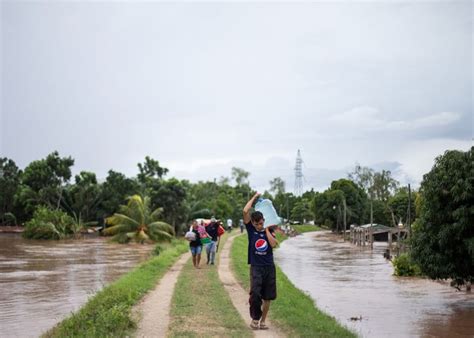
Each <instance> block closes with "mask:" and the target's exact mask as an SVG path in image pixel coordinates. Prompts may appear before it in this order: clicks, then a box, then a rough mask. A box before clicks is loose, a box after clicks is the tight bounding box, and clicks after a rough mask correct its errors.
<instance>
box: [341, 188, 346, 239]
mask: <svg viewBox="0 0 474 338" xmlns="http://www.w3.org/2000/svg"><path fill="white" fill-rule="evenodd" d="M342 204H343V206H344V234H343V235H342V239H343V240H344V241H346V229H347V217H346V216H347V213H346V209H347V205H346V198H345V197H344V199H343V200H342Z"/></svg>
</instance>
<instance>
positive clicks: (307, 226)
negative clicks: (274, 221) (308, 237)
mask: <svg viewBox="0 0 474 338" xmlns="http://www.w3.org/2000/svg"><path fill="white" fill-rule="evenodd" d="M292 227H293V228H294V229H295V230H296V231H297V232H298V233H300V234H302V233H303V232H310V231H320V230H322V229H321V228H320V227H318V226H317V225H311V224H301V225H298V224H297V225H292Z"/></svg>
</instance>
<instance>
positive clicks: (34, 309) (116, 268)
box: [0, 234, 153, 337]
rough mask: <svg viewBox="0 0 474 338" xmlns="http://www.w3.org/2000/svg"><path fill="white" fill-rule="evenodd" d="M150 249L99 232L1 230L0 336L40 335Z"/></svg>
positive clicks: (134, 263)
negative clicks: (62, 235) (69, 234)
mask: <svg viewBox="0 0 474 338" xmlns="http://www.w3.org/2000/svg"><path fill="white" fill-rule="evenodd" d="M152 248H153V247H152V246H150V245H140V244H131V245H120V244H111V243H108V242H107V241H106V240H105V239H104V238H99V237H93V238H86V239H82V240H74V241H71V240H70V241H34V240H26V239H23V238H21V236H20V235H19V234H0V337H37V336H39V335H40V334H41V333H44V332H45V331H46V330H48V329H49V328H51V327H52V326H54V325H55V324H56V323H57V322H59V321H61V320H62V319H63V318H65V317H66V316H67V315H69V314H70V313H71V312H72V311H75V310H77V309H79V308H80V307H81V306H82V305H83V304H84V303H86V301H87V299H88V298H89V297H91V296H92V295H94V294H95V293H96V292H97V291H98V290H100V289H102V288H103V287H104V286H105V285H107V284H108V283H110V282H111V281H114V280H116V279H117V278H118V277H119V276H120V275H123V274H124V273H125V272H127V271H129V270H130V269H132V268H133V267H135V266H136V265H137V264H138V263H139V262H142V261H144V260H146V259H147V258H148V257H149V255H150V251H151V249H152Z"/></svg>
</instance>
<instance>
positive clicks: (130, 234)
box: [102, 195, 174, 243]
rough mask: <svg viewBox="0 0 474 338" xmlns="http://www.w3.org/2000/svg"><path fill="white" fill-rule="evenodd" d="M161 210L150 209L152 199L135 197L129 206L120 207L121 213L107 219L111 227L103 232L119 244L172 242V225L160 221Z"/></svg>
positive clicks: (129, 201)
mask: <svg viewBox="0 0 474 338" xmlns="http://www.w3.org/2000/svg"><path fill="white" fill-rule="evenodd" d="M161 213H162V209H161V208H157V209H155V210H151V209H150V198H149V197H147V196H146V197H144V198H142V197H141V196H139V195H133V196H132V197H130V198H129V199H128V203H127V205H122V206H121V207H120V210H119V213H115V214H114V215H113V216H111V217H109V218H108V219H107V224H110V225H111V226H110V227H108V228H106V229H104V231H103V232H102V233H103V234H104V235H105V236H114V237H113V239H114V240H116V241H118V242H119V243H124V242H128V241H130V240H134V241H136V242H140V243H143V242H145V241H163V240H171V239H172V238H173V235H174V229H173V227H172V226H171V225H169V224H167V223H165V222H162V221H160V220H159V217H160V214H161Z"/></svg>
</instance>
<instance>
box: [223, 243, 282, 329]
mask: <svg viewBox="0 0 474 338" xmlns="http://www.w3.org/2000/svg"><path fill="white" fill-rule="evenodd" d="M235 237H237V236H235V235H233V236H230V237H229V238H228V239H227V241H226V242H225V245H224V247H223V248H222V249H221V250H222V251H221V253H220V260H219V265H218V273H219V278H220V280H221V281H222V284H224V287H225V289H226V291H227V292H228V293H229V296H230V298H231V300H232V304H234V306H235V308H236V309H237V311H238V312H239V314H240V316H241V317H242V318H243V319H244V321H245V322H246V323H249V324H250V314H249V303H248V300H249V294H248V292H247V291H245V290H244V289H243V288H242V287H241V286H240V284H239V283H238V282H237V280H236V279H235V277H234V274H233V273H232V270H231V267H230V247H231V246H232V242H233V241H234V239H235ZM271 312H272V308H271V306H270V313H271ZM266 324H267V325H268V327H269V328H270V329H269V330H255V331H253V332H254V335H255V337H285V335H284V334H283V333H282V332H281V331H280V330H278V328H277V327H275V326H274V325H273V324H272V322H271V321H270V319H268V317H267V320H266Z"/></svg>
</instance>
